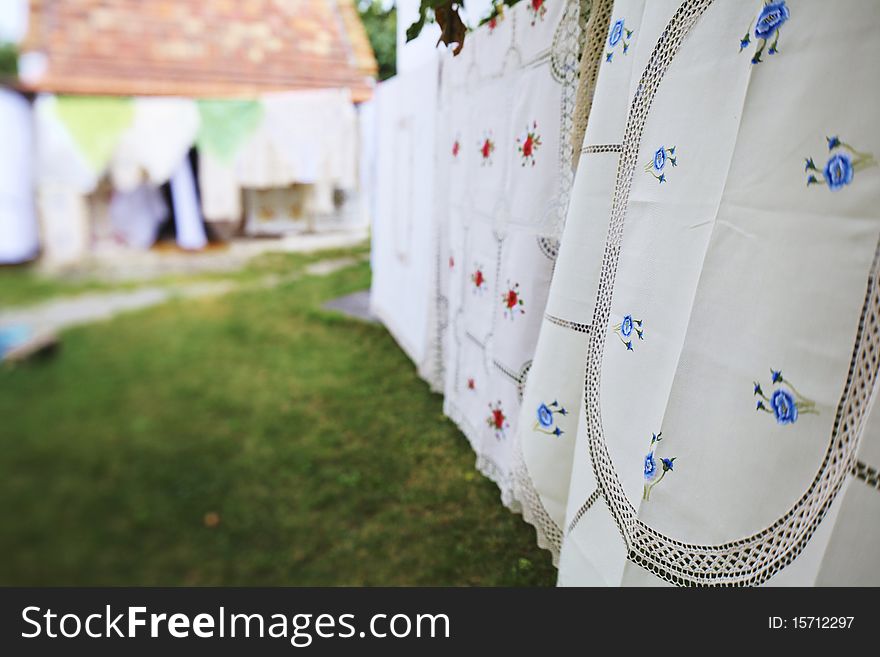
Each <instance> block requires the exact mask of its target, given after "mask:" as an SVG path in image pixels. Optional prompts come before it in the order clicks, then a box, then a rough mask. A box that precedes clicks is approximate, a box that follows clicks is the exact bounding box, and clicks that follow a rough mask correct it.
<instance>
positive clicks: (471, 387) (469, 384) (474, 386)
mask: <svg viewBox="0 0 880 657" xmlns="http://www.w3.org/2000/svg"><path fill="white" fill-rule="evenodd" d="M467 387H468V390H476V389H477V384H476V382H475V381H474V380H473V378H470V379H468V380H467Z"/></svg>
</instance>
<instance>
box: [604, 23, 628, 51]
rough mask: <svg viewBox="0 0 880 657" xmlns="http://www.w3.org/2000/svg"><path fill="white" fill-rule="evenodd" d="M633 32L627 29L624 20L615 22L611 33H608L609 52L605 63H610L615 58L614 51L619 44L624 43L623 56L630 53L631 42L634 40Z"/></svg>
mask: <svg viewBox="0 0 880 657" xmlns="http://www.w3.org/2000/svg"><path fill="white" fill-rule="evenodd" d="M632 35H633V31H632V30H629V29H627V28H626V25H624V22H623V19H622V18H620V19H618V20H616V21H614V24H613V25H612V26H611V31H610V32H609V33H608V47H609V49H610V50H609V52H606V53H605V61H606V62H610V61H611V60H612V59H613V58H614V51H615V49H616V48H617V45H618V44H619V43H621V42H622V43H623V54H624V55H625V54H626V53H627V52H628V51H629V40H630V39H631V38H632Z"/></svg>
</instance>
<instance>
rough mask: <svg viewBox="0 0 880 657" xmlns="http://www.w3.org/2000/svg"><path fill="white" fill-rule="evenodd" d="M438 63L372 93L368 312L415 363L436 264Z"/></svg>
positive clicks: (423, 344) (421, 353)
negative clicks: (375, 121)
mask: <svg viewBox="0 0 880 657" xmlns="http://www.w3.org/2000/svg"><path fill="white" fill-rule="evenodd" d="M437 71H438V60H437V58H436V57H434V58H432V59H431V60H430V61H428V63H426V64H425V65H423V66H422V67H421V68H420V69H419V70H416V71H412V72H409V73H406V74H403V75H397V76H395V77H393V78H391V79H389V80H386V81H385V82H383V83H382V84H380V85H379V87H378V89H377V91H376V98H375V103H376V112H377V116H378V132H377V153H378V156H377V167H376V198H375V202H376V215H375V217H374V222H373V281H372V289H371V292H370V305H371V309H372V312H373V313H374V314H375V315H376V316H377V317H379V318H381V319H382V321H383V322H384V323H385V325H386V326H387V327H388V329H389V330H390V331H391V333H392V335H394V337H395V339H396V340H397V341H398V343H399V344H400V345H401V346H402V347H403V349H404V351H406V352H407V354H408V355H409V356H410V358H412V359H413V361H415V362H416V363H420V362H422V360H423V359H424V358H425V357H426V354H427V351H426V350H427V342H428V335H427V319H428V312H429V309H428V306H429V304H430V303H431V294H430V289H431V288H430V285H431V280H432V272H433V270H434V268H435V263H436V261H437V253H436V251H435V250H434V227H433V221H432V212H433V207H434V198H435V196H434V195H435V193H436V191H437V190H436V188H435V187H434V184H433V176H434V125H435V108H436V102H437Z"/></svg>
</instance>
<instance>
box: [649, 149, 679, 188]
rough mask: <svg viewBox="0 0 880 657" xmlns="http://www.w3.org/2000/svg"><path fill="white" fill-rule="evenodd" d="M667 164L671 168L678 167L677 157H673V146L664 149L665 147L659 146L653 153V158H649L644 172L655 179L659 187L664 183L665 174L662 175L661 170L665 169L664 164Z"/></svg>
mask: <svg viewBox="0 0 880 657" xmlns="http://www.w3.org/2000/svg"><path fill="white" fill-rule="evenodd" d="M667 162H668V163H669V164H670V165H671V166H673V167H677V166H678V157H677V156H676V155H675V146H670V147H669V148H666V147H665V146H661V147H660V148H658V149H657V150H656V151H655V152H654V157H653V158H651V161H650V162H648V163H647V164H646V165H645V171H646V172H647V173H650V174H651V175H652V176H654V177H655V178H656V179H657V182H659V183H660V184H661V185H662V184H663V183H665V182H666V173H664V171H663V169H664V168H666V163H667Z"/></svg>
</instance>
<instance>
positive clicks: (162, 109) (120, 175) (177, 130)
mask: <svg viewBox="0 0 880 657" xmlns="http://www.w3.org/2000/svg"><path fill="white" fill-rule="evenodd" d="M198 130H199V112H198V109H197V107H196V104H195V102H194V101H192V100H189V99H185V98H136V99H135V101H134V118H133V119H132V124H131V126H130V127H129V128H128V129H127V130H126V131H125V132H124V133H123V134H122V135H121V137H120V139H119V143H118V144H117V146H116V150H115V152H114V154H113V159H112V160H111V163H110V174H111V176H112V180H113V185H114V187H115V188H116V189H119V190H122V191H130V190H133V189H135V188H136V187H137V186H138V185H140V184H141V183H142V182H144V181H148V182H150V183H152V184H154V185H161V184H164V183H166V182H168V180H169V179H170V178H171V175H172V174H173V173H174V169H175V168H176V167H177V165H178V164H179V162H180V160H181V159H182V158H183V157H184V156H185V155H186V154H187V153H188V152H189V149H190V148H192V146H193V144H194V143H195V140H196V135H197V133H198Z"/></svg>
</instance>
